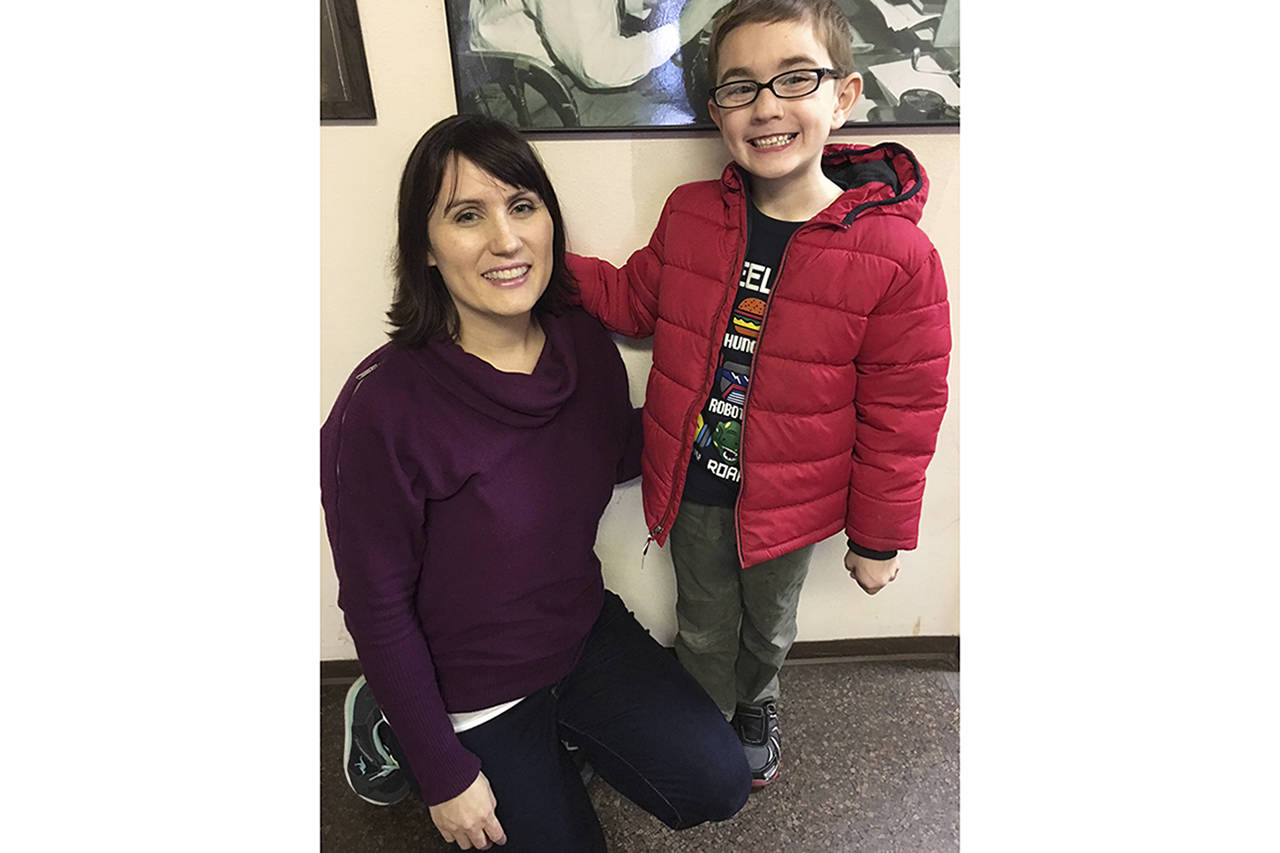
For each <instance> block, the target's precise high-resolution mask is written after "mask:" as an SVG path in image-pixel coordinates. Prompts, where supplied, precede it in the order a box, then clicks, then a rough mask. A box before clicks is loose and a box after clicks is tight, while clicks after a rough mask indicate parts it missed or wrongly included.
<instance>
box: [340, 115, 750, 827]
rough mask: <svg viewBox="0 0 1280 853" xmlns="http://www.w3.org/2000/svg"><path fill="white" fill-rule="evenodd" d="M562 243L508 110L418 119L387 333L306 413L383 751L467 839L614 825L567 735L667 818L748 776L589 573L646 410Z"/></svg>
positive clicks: (722, 811) (704, 814)
mask: <svg viewBox="0 0 1280 853" xmlns="http://www.w3.org/2000/svg"><path fill="white" fill-rule="evenodd" d="M564 252H565V235H564V224H563V221H562V219H561V216H560V209H559V206H558V203H557V201H556V197H555V193H554V191H553V190H552V188H551V185H550V182H549V180H548V178H547V175H546V173H545V171H544V170H543V168H542V166H541V164H540V163H539V161H538V159H537V156H536V155H535V154H534V152H533V149H532V148H531V147H530V146H529V145H528V143H526V142H525V141H524V140H523V139H522V138H521V137H520V136H519V134H518V133H517V132H516V131H515V130H514V129H512V128H510V127H508V126H507V125H505V124H502V123H500V122H497V121H493V120H490V119H483V118H476V117H463V116H455V117H452V118H449V119H445V120H444V121H442V122H440V123H438V124H437V125H435V126H434V127H432V128H431V129H430V130H428V131H427V132H426V134H425V135H424V136H423V137H422V139H421V140H420V141H419V142H418V144H417V146H416V147H415V148H414V151H413V153H412V154H411V155H410V157H409V161H408V164H407V165H406V167H405V171H404V176H403V178H402V180H401V184H400V200H399V235H398V257H397V265H396V267H397V268H396V274H397V286H396V294H395V300H394V304H393V305H392V307H391V310H390V311H389V312H388V316H389V317H390V320H391V324H392V326H393V327H394V329H393V331H392V332H391V333H390V336H391V343H388V344H386V345H384V346H383V347H381V348H380V349H378V350H376V351H375V352H374V353H373V354H372V355H370V356H369V357H368V358H366V359H365V360H364V361H363V362H361V363H360V364H359V365H358V366H357V367H356V369H355V371H354V372H353V373H352V376H351V378H350V379H349V380H348V381H347V384H346V385H345V386H344V388H343V389H342V392H341V393H340V394H339V396H338V400H337V402H336V403H335V404H334V407H333V411H332V412H331V413H330V415H329V418H328V420H327V421H326V422H325V424H324V427H323V428H322V430H321V456H322V472H321V474H322V499H323V503H324V509H325V517H326V521H327V525H328V532H329V541H330V545H331V546H332V549H333V554H334V563H335V565H336V567H337V572H338V579H339V595H338V602H339V605H340V606H341V607H342V610H343V613H344V617H345V620H346V624H347V628H348V630H349V631H350V633H351V636H352V638H353V639H354V640H355V643H356V649H357V652H358V654H359V657H360V662H361V664H362V668H363V670H364V673H365V677H366V678H367V679H368V687H369V688H371V689H372V692H373V693H374V694H376V696H377V701H378V705H380V707H381V709H382V713H383V714H385V716H386V721H387V722H388V723H389V724H390V728H391V729H392V730H393V731H394V734H395V738H394V742H395V743H396V745H394V746H392V747H391V751H392V752H393V753H394V758H395V759H396V762H395V763H398V765H399V767H400V768H401V769H402V770H405V771H407V772H409V773H410V775H411V776H412V778H413V779H415V780H416V783H417V788H418V790H419V792H420V793H421V795H422V797H423V799H424V800H425V801H426V803H427V805H428V806H429V807H430V813H431V819H432V821H433V822H434V823H435V825H436V827H437V828H438V829H439V830H440V832H441V834H442V835H443V837H444V838H445V840H446V841H454V842H456V843H457V844H458V846H459V847H461V848H462V849H464V850H466V849H470V848H471V847H473V846H474V847H476V848H478V849H485V848H487V847H488V845H489V844H490V842H493V843H498V844H503V843H505V844H506V845H507V849H520V850H525V849H528V850H539V851H546V850H556V851H577V850H603V849H604V837H603V833H602V831H601V828H600V825H599V823H598V821H597V820H596V816H595V813H594V811H593V810H592V808H591V804H590V801H589V800H588V798H587V794H586V791H585V788H584V787H583V784H582V779H581V776H580V775H579V773H578V770H577V768H576V767H575V765H574V762H573V761H572V760H571V758H570V757H569V755H568V753H567V752H566V749H565V745H564V744H565V743H567V744H569V745H571V746H574V747H576V748H577V749H578V750H580V751H581V754H582V755H583V756H585V758H586V760H587V761H589V762H590V764H591V766H592V767H593V768H594V769H595V771H596V772H597V773H598V774H599V775H600V776H601V777H603V778H604V779H605V780H606V781H608V782H609V783H610V784H611V785H612V786H613V787H614V788H616V789H617V790H618V791H620V792H621V793H623V794H624V795H625V796H627V797H628V798H630V799H631V800H633V801H634V802H635V803H637V804H638V805H640V806H641V807H642V808H644V809H645V810H647V811H649V812H650V813H651V814H653V815H655V816H656V817H658V818H659V819H660V820H662V821H663V822H664V823H665V824H667V825H668V826H671V827H674V828H681V827H687V826H693V825H695V824H698V823H701V822H703V821H707V820H723V819H725V818H727V817H730V816H731V815H733V814H735V813H736V812H737V811H738V809H740V808H741V807H742V805H743V803H745V801H746V797H747V793H748V790H749V785H750V780H749V774H748V771H747V766H746V763H745V759H744V757H743V753H742V749H741V747H740V746H738V743H737V739H736V737H735V735H734V733H733V731H732V730H731V729H730V728H729V726H728V725H727V724H726V723H725V722H724V718H723V717H722V716H721V715H720V713H719V711H717V709H716V707H715V705H714V704H713V703H712V702H711V701H710V699H708V698H707V696H706V695H705V694H704V693H703V692H702V690H701V688H700V687H698V686H697V684H696V683H695V682H694V681H693V680H692V679H691V678H690V677H689V676H688V675H687V673H685V672H684V671H683V670H682V669H681V668H680V667H679V665H678V664H677V663H676V661H675V658H674V657H673V656H672V655H670V654H669V653H668V652H667V651H665V650H664V649H662V648H661V647H660V646H659V645H658V644H657V643H656V642H655V641H654V640H653V639H652V638H651V637H650V636H649V635H648V633H647V632H646V631H645V630H644V629H643V628H642V627H641V626H640V625H639V623H638V622H636V620H635V618H634V617H633V616H632V615H631V614H630V613H629V612H628V611H627V609H626V608H625V606H623V604H622V602H621V600H620V599H619V598H618V597H617V596H616V595H614V594H613V593H611V592H608V591H606V590H605V589H604V586H603V582H602V579H601V575H600V563H599V561H598V560H597V558H596V557H595V555H594V553H593V552H592V548H593V545H594V542H595V536H596V528H597V525H598V523H599V520H600V516H601V514H602V513H603V511H604V508H605V506H606V505H607V503H608V501H609V498H610V495H611V494H612V489H613V486H614V484H615V483H616V482H621V481H623V480H627V479H630V478H632V477H634V476H636V475H637V474H638V472H639V443H640V438H639V424H638V419H637V417H636V414H637V413H636V412H635V411H634V410H633V409H632V408H631V405H630V402H629V399H628V394H627V384H626V373H625V371H624V369H623V366H622V361H621V359H620V357H619V355H618V352H617V349H616V348H615V347H614V346H613V343H612V341H611V340H610V338H609V337H608V335H607V334H606V333H605V332H604V330H603V329H602V328H601V327H600V326H599V325H598V324H597V323H596V322H595V321H594V320H592V319H590V318H589V317H587V316H586V315H585V314H583V313H582V312H581V311H580V310H577V309H572V308H569V307H568V304H569V300H570V299H571V298H572V294H573V290H572V283H571V280H570V279H569V276H568V272H567V270H566V267H565V263H564ZM367 701H368V700H367V697H366V704H367ZM367 710H368V709H367V708H366V709H365V711H367ZM378 722H379V725H380V724H381V721H380V719H379V721H378ZM379 733H381V734H382V736H383V737H386V736H387V733H386V732H385V731H382V730H381V728H379V729H377V730H375V731H374V732H373V735H374V736H375V737H376V736H377V735H378V734H379ZM366 747H367V749H366V754H369V750H370V749H372V747H368V745H367V744H366ZM395 763H388V764H387V766H386V767H385V768H369V769H370V771H374V770H376V774H374V773H372V772H371V775H381V776H382V777H383V778H384V779H385V778H386V775H388V774H391V773H394V772H397V771H395V770H394V769H393V768H394V766H395ZM361 765H362V766H364V765H367V762H364V761H363V760H362V761H361ZM349 772H350V771H349Z"/></svg>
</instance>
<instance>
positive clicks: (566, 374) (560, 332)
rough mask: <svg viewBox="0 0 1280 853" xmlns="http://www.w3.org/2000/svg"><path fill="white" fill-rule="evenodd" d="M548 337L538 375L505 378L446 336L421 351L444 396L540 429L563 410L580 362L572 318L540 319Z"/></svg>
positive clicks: (492, 415) (489, 414)
mask: <svg viewBox="0 0 1280 853" xmlns="http://www.w3.org/2000/svg"><path fill="white" fill-rule="evenodd" d="M538 322H539V323H540V324H541V325H542V330H543V332H544V333H545V334H546V341H545V343H543V345H542V353H541V355H539V356H538V362H537V364H535V365H534V368H533V373H529V374H525V373H505V372H503V371H501V370H498V369H497V368H495V367H494V366H493V365H491V364H489V363H488V362H487V361H485V360H483V359H481V358H478V357H476V356H474V355H472V354H471V353H469V352H466V351H465V350H463V349H462V347H460V346H458V344H457V343H456V342H455V341H452V340H450V339H449V338H447V337H445V336H443V335H442V336H439V337H436V338H433V339H431V340H430V341H428V342H427V343H426V345H424V346H423V347H422V348H421V349H420V350H417V351H416V352H417V355H418V358H419V361H420V362H421V363H422V366H423V367H424V368H425V369H426V371H427V372H428V373H429V374H430V375H431V377H432V378H433V379H434V380H435V381H436V382H437V383H438V384H439V385H440V386H441V387H442V388H444V390H445V391H447V392H448V393H450V394H452V395H453V396H454V397H456V398H457V399H458V400H459V401H460V402H462V403H463V404H465V405H466V406H468V407H470V408H472V409H474V410H475V411H477V412H479V413H480V414H482V415H485V416H486V417H489V418H492V419H494V420H496V421H498V422H500V423H503V424H506V425H508V426H513V427H524V428H532V427H540V426H542V425H543V424H545V423H547V422H548V421H550V420H551V419H552V418H553V417H555V416H556V413H557V412H559V411H560V408H561V406H563V405H564V403H565V401H566V400H568V399H569V397H570V396H572V395H573V392H574V389H575V388H577V385H578V362H577V359H576V358H575V350H574V344H573V336H572V334H570V330H569V324H568V322H567V318H566V317H563V316H560V317H557V316H555V315H552V314H539V316H538Z"/></svg>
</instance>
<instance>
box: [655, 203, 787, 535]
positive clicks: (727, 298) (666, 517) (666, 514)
mask: <svg viewBox="0 0 1280 853" xmlns="http://www.w3.org/2000/svg"><path fill="white" fill-rule="evenodd" d="M742 192H743V193H745V192H746V191H745V189H744V190H742ZM739 222H740V224H741V226H742V230H743V232H744V233H745V235H746V237H745V239H744V240H743V241H742V249H741V252H740V253H739V254H737V255H736V256H735V257H737V262H736V263H735V264H734V265H733V266H732V267H730V268H729V275H730V276H738V277H741V275H742V262H743V261H745V260H746V257H747V244H748V243H749V242H750V240H751V219H750V217H748V216H747V206H746V196H745V195H743V205H742V215H741V217H740V218H739ZM735 293H737V284H736V282H733V283H732V284H726V285H725V295H724V299H723V301H721V303H720V307H719V308H717V309H716V313H715V316H714V317H713V318H712V320H711V322H712V327H711V350H710V352H709V353H708V355H707V357H708V359H709V360H708V362H707V366H708V367H712V366H714V365H715V361H716V353H717V352H718V351H719V349H720V347H721V346H722V345H723V341H724V330H725V329H727V328H728V319H729V318H728V317H725V318H724V320H723V321H722V320H721V319H720V316H721V314H724V313H725V310H724V309H725V307H726V306H727V305H732V304H733V297H734V294H735ZM728 313H730V314H731V313H732V311H730V312H728ZM765 313H766V314H767V313H768V310H767V309H766V310H765ZM717 324H718V328H719V329H720V331H719V332H717V331H716V329H717ZM760 328H761V331H762V332H763V330H764V323H763V321H761V326H760ZM715 382H716V372H715V371H714V370H711V371H708V373H707V383H706V385H704V386H703V388H702V391H701V393H700V394H699V395H698V396H695V397H694V398H693V403H692V405H690V407H689V410H688V411H687V412H685V414H684V424H685V432H684V436H685V438H687V439H688V442H687V444H686V442H685V441H684V440H683V439H682V440H681V443H680V447H681V452H680V453H679V454H677V455H676V464H675V470H673V471H672V472H671V497H670V498H669V499H668V500H667V506H666V509H664V510H663V511H662V515H661V516H660V517H659V518H658V524H657V525H656V526H654V527H653V529H651V530H650V531H649V538H647V539H646V540H645V542H644V550H643V551H641V553H640V556H641V557H643V556H645V555H646V554H648V553H649V543H650V542H653V541H654V540H656V539H657V538H658V536H660V535H661V534H662V532H663V530H664V529H667V528H668V527H669V526H670V524H671V522H672V521H673V520H674V518H675V514H676V512H677V511H678V510H679V508H680V502H681V500H682V499H683V492H684V481H685V480H686V479H687V478H688V474H689V454H690V453H692V452H693V436H691V435H690V426H691V425H692V423H693V416H694V415H695V414H696V413H697V412H698V411H699V410H700V409H701V408H702V406H703V404H705V403H706V401H707V395H708V394H710V393H711V388H712V386H713V385H715ZM747 393H748V394H750V393H751V389H750V386H749V385H748V386H747ZM744 406H745V401H744ZM743 411H744V412H745V411H746V409H745V408H744V409H743ZM682 461H683V463H684V464H683V465H681V462H682ZM682 472H683V476H682ZM677 482H678V483H679V488H676V485H677ZM668 532H670V531H669V530H668ZM739 557H741V554H739Z"/></svg>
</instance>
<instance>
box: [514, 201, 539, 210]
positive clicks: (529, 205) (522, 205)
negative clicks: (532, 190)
mask: <svg viewBox="0 0 1280 853" xmlns="http://www.w3.org/2000/svg"><path fill="white" fill-rule="evenodd" d="M537 209H538V208H537V205H535V204H534V203H533V202H531V201H527V200H525V201H518V202H516V203H515V204H514V205H512V207H511V212H512V213H533V212H534V211H535V210H537Z"/></svg>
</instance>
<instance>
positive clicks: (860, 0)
mask: <svg viewBox="0 0 1280 853" xmlns="http://www.w3.org/2000/svg"><path fill="white" fill-rule="evenodd" d="M495 2H497V3H499V4H500V6H501V7H505V11H506V12H507V13H509V14H510V13H512V12H513V11H514V13H515V14H514V15H513V17H514V19H515V20H514V21H513V20H512V19H510V18H508V19H507V20H506V21H505V22H504V25H503V26H501V27H495V28H494V31H495V32H500V33H502V37H503V38H504V39H507V38H510V37H511V35H512V32H513V30H516V29H520V28H523V29H524V30H526V31H527V34H526V35H525V36H524V37H521V38H512V39H511V43H510V44H496V42H497V39H496V38H488V35H487V34H486V33H485V32H484V30H483V26H484V24H483V23H480V22H481V21H482V19H483V18H484V16H485V15H486V14H487V10H486V5H487V4H492V3H495ZM597 2H599V3H601V4H606V5H607V4H608V3H610V2H612V4H613V5H615V6H616V7H617V13H616V23H617V29H618V30H619V33H620V35H622V36H627V35H629V34H634V33H635V32H638V31H641V30H643V29H644V28H645V27H646V23H647V24H649V25H652V23H653V22H654V21H659V20H660V21H662V22H670V21H672V20H674V19H675V18H676V17H678V14H679V11H680V9H682V8H683V6H684V2H685V0H644V3H645V6H646V9H645V10H644V11H643V12H642V13H641V14H644V15H646V18H645V19H641V18H637V17H633V16H631V15H629V14H628V13H627V11H626V8H627V7H628V6H632V7H634V6H635V5H637V4H638V3H639V2H640V0H630V2H629V1H628V0H574V6H573V9H574V13H575V14H576V15H580V16H582V18H583V19H584V20H585V19H586V18H587V17H588V16H590V15H591V14H592V11H591V10H595V9H596V7H595V6H594V5H590V4H594V3H597ZM836 2H837V4H838V5H839V6H840V7H841V9H842V10H843V11H844V12H845V14H846V15H847V16H848V17H849V20H850V23H851V24H852V26H853V29H854V31H855V33H856V36H855V41H854V66H855V68H854V70H855V71H858V72H859V73H860V74H861V75H862V79H863V98H862V99H860V102H859V104H858V106H857V107H856V108H855V111H854V116H853V119H852V120H850V121H849V122H848V123H847V124H846V127H958V126H959V124H960V107H959V100H960V98H959V84H960V43H959V41H960V39H959V7H960V0H836ZM539 8H541V4H540V3H539V2H536V0H528V2H521V0H445V17H446V24H447V27H448V32H449V51H450V57H451V59H452V67H453V84H454V94H455V96H456V98H457V104H458V112H459V113H462V114H472V115H476V114H480V115H490V116H493V117H495V118H501V119H504V120H505V121H508V122H510V123H511V124H514V125H516V126H518V127H521V128H523V129H525V130H528V131H534V132H539V133H563V132H569V133H571V132H581V131H589V132H598V131H614V132H624V133H636V132H642V131H654V130H658V131H663V130H715V125H714V124H712V123H711V118H710V116H709V115H708V114H707V109H706V92H707V90H708V89H709V88H710V83H709V81H708V80H706V79H705V77H706V71H705V68H706V54H707V45H708V42H709V39H710V32H709V28H708V29H704V30H703V31H702V32H701V33H699V35H698V36H696V37H695V38H693V39H691V40H690V41H689V42H687V43H686V44H684V45H683V46H682V47H681V48H680V51H679V52H678V53H676V54H675V55H674V56H672V57H671V58H669V59H667V60H666V61H665V62H664V63H663V64H662V65H660V66H658V67H657V68H654V69H652V70H651V71H650V72H649V73H648V74H647V75H646V76H644V77H642V78H641V79H640V80H638V81H636V82H635V83H632V84H630V85H626V86H616V87H613V88H609V87H602V86H599V85H593V84H592V83H591V82H588V81H584V79H582V78H581V77H580V76H575V73H574V72H573V71H571V70H570V66H571V64H572V63H570V62H566V61H562V60H561V59H559V58H557V57H556V56H555V55H554V53H553V51H552V49H551V47H550V44H551V39H549V38H548V37H547V36H546V22H545V21H543V20H541V19H540V18H539V17H538V15H537V10H538V9H539ZM521 11H523V17H524V18H525V19H527V20H522V19H521V15H520V14H519V13H520V12H521ZM606 14H607V10H605V9H604V7H603V6H602V7H601V8H600V9H599V10H598V14H597V15H595V17H601V18H603V16H605V15H606ZM612 22H613V21H611V23H612ZM514 24H519V25H520V26H519V27H515V26H510V25H514ZM595 24H596V22H592V26H587V25H585V24H582V25H580V29H582V30H583V31H590V32H593V33H595V35H594V36H593V38H604V36H603V35H601V34H600V30H599V27H598V26H595ZM473 31H474V32H473ZM563 41H565V40H564V39H562V42H563ZM473 42H474V43H478V44H483V47H481V48H476V47H473ZM570 43H571V44H576V43H577V42H573V41H571V40H570ZM535 53H536V54H537V55H534V54H535Z"/></svg>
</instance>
